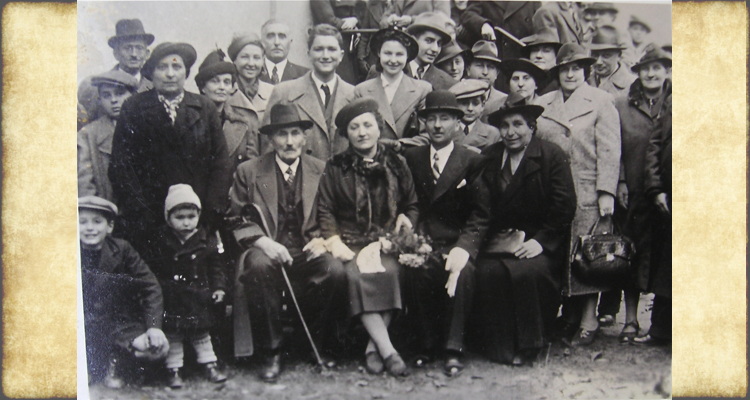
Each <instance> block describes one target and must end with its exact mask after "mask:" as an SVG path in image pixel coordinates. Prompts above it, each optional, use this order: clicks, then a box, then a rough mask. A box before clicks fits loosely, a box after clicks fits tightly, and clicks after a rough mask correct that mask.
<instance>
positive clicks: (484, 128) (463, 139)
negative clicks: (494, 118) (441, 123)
mask: <svg viewBox="0 0 750 400" xmlns="http://www.w3.org/2000/svg"><path fill="white" fill-rule="evenodd" d="M459 135H460V136H459V138H458V139H457V140H456V143H458V144H461V145H464V146H467V147H474V148H477V149H479V150H483V149H484V148H485V147H487V146H490V145H492V144H495V143H497V142H499V141H500V131H499V130H498V129H497V128H495V127H494V126H492V125H488V124H485V123H484V122H482V121H480V120H477V121H476V122H475V123H474V126H473V127H472V128H471V130H470V131H469V134H468V135H465V136H464V135H463V132H459Z"/></svg>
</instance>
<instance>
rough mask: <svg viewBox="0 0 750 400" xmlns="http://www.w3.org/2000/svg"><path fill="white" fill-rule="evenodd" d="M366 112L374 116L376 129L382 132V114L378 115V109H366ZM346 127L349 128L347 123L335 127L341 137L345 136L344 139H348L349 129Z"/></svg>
mask: <svg viewBox="0 0 750 400" xmlns="http://www.w3.org/2000/svg"><path fill="white" fill-rule="evenodd" d="M367 113H370V114H372V115H374V116H375V122H377V124H378V130H379V131H380V132H383V125H384V124H385V123H384V122H383V116H382V115H380V111H377V110H375V111H368V112H367ZM367 113H363V114H367ZM360 115H361V114H360ZM350 122H351V121H350ZM348 128H349V124H347V126H339V127H336V129H337V130H338V134H339V135H341V136H342V137H345V138H346V139H349V129H348Z"/></svg>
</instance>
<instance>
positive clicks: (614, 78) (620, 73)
mask: <svg viewBox="0 0 750 400" xmlns="http://www.w3.org/2000/svg"><path fill="white" fill-rule="evenodd" d="M595 75H596V73H595V72H593V71H592V73H591V75H590V76H589V85H591V86H593V87H596V88H599V89H601V90H603V91H605V92H607V93H609V94H611V95H612V97H615V98H616V97H618V96H619V95H621V94H624V93H627V92H628V90H629V89H630V85H632V84H633V81H635V80H636V79H637V78H638V77H637V76H635V74H633V73H632V72H631V71H630V67H628V66H627V65H625V64H624V63H623V62H620V65H619V66H618V68H617V71H615V73H613V74H612V75H610V76H608V77H606V78H604V79H602V80H601V82H599V86H596V77H595Z"/></svg>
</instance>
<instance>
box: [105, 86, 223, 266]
mask: <svg viewBox="0 0 750 400" xmlns="http://www.w3.org/2000/svg"><path fill="white" fill-rule="evenodd" d="M230 169H231V163H230V162H229V157H228V153H227V143H226V140H225V139H224V134H223V133H222V131H221V121H220V119H219V113H218V112H217V111H216V106H215V105H214V103H213V102H212V101H211V100H209V99H208V98H207V97H205V96H201V95H197V94H194V93H190V92H185V94H184V98H183V100H182V102H181V103H180V105H179V108H178V109H177V116H176V118H175V122H174V125H173V124H172V120H171V119H170V118H169V115H168V114H167V111H166V110H165V108H164V105H163V104H162V103H161V102H160V101H159V99H158V97H157V93H156V91H155V90H150V91H148V92H145V93H139V94H137V95H135V96H133V97H131V98H129V99H128V100H126V101H125V103H124V104H123V106H122V111H121V112H120V118H119V122H118V123H117V127H116V128H115V133H114V137H113V139H112V159H111V162H110V166H109V178H110V181H111V182H112V189H113V192H114V196H115V198H116V199H118V203H119V204H118V206H119V208H120V220H119V221H118V222H120V225H119V228H118V227H116V228H115V231H116V233H117V230H118V229H119V230H120V233H118V234H121V235H122V236H123V237H124V238H126V239H128V240H129V241H130V242H131V244H132V245H133V246H134V247H135V248H136V250H138V251H143V250H144V249H143V248H142V247H143V246H142V245H144V244H146V241H147V240H149V239H150V237H151V235H150V234H149V232H150V233H154V232H153V229H154V228H155V227H157V226H159V225H160V224H162V223H163V221H164V199H165V198H166V197H167V192H168V190H169V187H170V186H172V185H175V184H178V183H186V184H188V185H190V186H192V188H193V191H195V193H196V194H197V195H198V197H199V198H200V200H201V205H202V212H201V220H202V221H203V222H208V221H209V220H210V219H211V218H213V217H215V216H216V215H217V214H218V213H221V212H223V211H224V210H225V209H226V202H227V192H228V190H229V181H230V179H231V171H230ZM136 244H138V245H136Z"/></svg>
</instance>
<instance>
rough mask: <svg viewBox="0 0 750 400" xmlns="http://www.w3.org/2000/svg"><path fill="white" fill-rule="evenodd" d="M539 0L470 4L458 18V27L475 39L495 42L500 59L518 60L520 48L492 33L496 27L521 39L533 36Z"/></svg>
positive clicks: (501, 35) (474, 2) (510, 40)
mask: <svg viewBox="0 0 750 400" xmlns="http://www.w3.org/2000/svg"><path fill="white" fill-rule="evenodd" d="M541 4H542V3H541V2H539V1H497V0H496V1H472V2H470V3H469V7H468V8H467V9H466V11H465V12H464V13H463V14H462V15H461V24H462V25H463V26H464V27H466V29H467V30H468V31H469V32H470V33H471V35H472V36H473V37H474V38H475V40H478V39H484V40H491V41H492V42H497V48H498V50H499V51H498V54H499V56H500V58H501V59H503V60H504V59H506V58H518V57H520V56H521V48H522V46H520V45H519V44H517V43H516V42H515V41H513V40H512V39H510V38H508V37H507V36H505V35H504V34H502V33H500V32H496V31H495V27H498V28H502V29H504V30H505V31H506V32H508V33H510V34H511V35H513V36H514V37H515V38H517V39H520V38H522V37H526V36H529V35H531V34H532V30H533V25H532V18H533V17H534V13H536V11H537V10H538V9H539V7H541Z"/></svg>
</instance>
